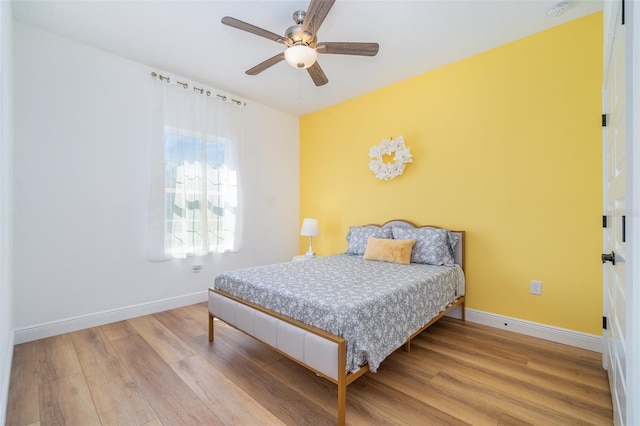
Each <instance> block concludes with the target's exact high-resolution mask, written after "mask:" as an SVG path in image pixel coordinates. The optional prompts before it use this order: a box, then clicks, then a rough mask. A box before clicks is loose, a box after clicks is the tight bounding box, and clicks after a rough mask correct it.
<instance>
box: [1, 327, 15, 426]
mask: <svg viewBox="0 0 640 426" xmlns="http://www.w3.org/2000/svg"><path fill="white" fill-rule="evenodd" d="M13 342H14V334H13V333H11V334H10V336H9V345H7V355H6V358H5V359H6V360H7V362H6V364H5V365H4V370H2V371H3V373H2V377H1V379H2V383H0V425H4V424H6V421H7V403H8V401H9V383H10V382H11V364H12V363H13V346H14V343H13Z"/></svg>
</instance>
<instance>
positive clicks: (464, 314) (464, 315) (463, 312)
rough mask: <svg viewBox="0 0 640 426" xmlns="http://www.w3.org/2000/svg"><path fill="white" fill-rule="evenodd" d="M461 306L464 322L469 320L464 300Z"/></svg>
mask: <svg viewBox="0 0 640 426" xmlns="http://www.w3.org/2000/svg"><path fill="white" fill-rule="evenodd" d="M460 306H462V321H463V322H464V321H466V320H467V315H466V310H465V308H464V300H463V301H462V305H460Z"/></svg>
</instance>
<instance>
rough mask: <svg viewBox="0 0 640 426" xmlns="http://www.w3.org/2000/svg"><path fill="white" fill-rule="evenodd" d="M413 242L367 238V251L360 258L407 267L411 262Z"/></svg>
mask: <svg viewBox="0 0 640 426" xmlns="http://www.w3.org/2000/svg"><path fill="white" fill-rule="evenodd" d="M415 242H416V240H391V239H386V238H375V237H369V239H368V240H367V249H366V250H365V252H364V256H363V257H362V258H363V259H367V260H381V261H383V262H393V263H401V264H403V265H408V264H409V263H410V262H411V249H412V248H413V245H414V244H415Z"/></svg>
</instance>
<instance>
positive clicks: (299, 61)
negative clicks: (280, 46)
mask: <svg viewBox="0 0 640 426" xmlns="http://www.w3.org/2000/svg"><path fill="white" fill-rule="evenodd" d="M284 58H285V59H286V60H287V63H288V64H289V65H291V66H292V67H294V68H297V69H305V68H309V67H310V66H311V65H313V64H315V62H316V59H318V52H316V49H313V48H311V47H309V46H307V45H304V44H298V45H294V46H291V47H289V48H287V50H285V51H284Z"/></svg>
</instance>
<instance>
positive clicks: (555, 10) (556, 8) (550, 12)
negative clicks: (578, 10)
mask: <svg viewBox="0 0 640 426" xmlns="http://www.w3.org/2000/svg"><path fill="white" fill-rule="evenodd" d="M570 6H571V5H570V4H569V2H567V1H561V2H560V3H556V4H554V5H553V6H551V7H550V8H549V9H547V16H550V17H552V18H555V17H557V16H560V15H562V14H563V13H565V12H566V11H567V9H569V7H570Z"/></svg>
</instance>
